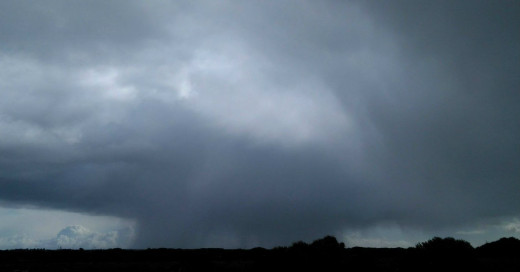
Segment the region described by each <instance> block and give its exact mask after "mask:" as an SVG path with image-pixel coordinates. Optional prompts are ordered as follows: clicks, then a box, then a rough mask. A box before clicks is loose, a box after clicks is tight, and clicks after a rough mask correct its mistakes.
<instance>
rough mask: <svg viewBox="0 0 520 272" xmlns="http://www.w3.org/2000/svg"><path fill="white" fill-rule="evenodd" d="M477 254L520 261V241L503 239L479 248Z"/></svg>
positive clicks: (510, 238) (511, 238) (512, 238)
mask: <svg viewBox="0 0 520 272" xmlns="http://www.w3.org/2000/svg"><path fill="white" fill-rule="evenodd" d="M477 252H478V254H479V255H481V256H485V257H494V258H511V257H514V258H519V259H520V240H518V239H516V238H514V237H509V238H501V239H500V240H498V241H494V242H490V243H486V244H484V245H482V246H480V247H478V248H477Z"/></svg>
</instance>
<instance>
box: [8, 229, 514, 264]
mask: <svg viewBox="0 0 520 272" xmlns="http://www.w3.org/2000/svg"><path fill="white" fill-rule="evenodd" d="M309 269H310V270H318V271H439V270H440V269H450V271H451V270H453V269H455V270H456V271H520V240H518V239H516V238H502V239H500V240H498V241H495V242H491V243H487V244H485V245H482V246H480V247H477V248H473V247H472V246H471V244H469V243H468V242H466V241H464V240H456V239H454V238H439V237H435V238H433V239H430V240H428V241H426V242H423V243H419V244H417V245H416V246H415V247H410V248H406V249H404V248H362V247H353V248H346V247H345V244H343V243H339V242H338V241H337V240H336V238H334V237H332V236H326V237H324V238H321V239H318V240H316V241H314V242H312V243H305V242H295V243H293V244H292V245H290V246H283V247H275V248H273V249H264V248H254V249H249V250H244V249H166V248H159V249H146V250H123V249H106V250H83V249H79V250H45V249H18V250H3V251H0V271H299V270H309Z"/></svg>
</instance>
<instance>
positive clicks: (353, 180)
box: [0, 1, 520, 247]
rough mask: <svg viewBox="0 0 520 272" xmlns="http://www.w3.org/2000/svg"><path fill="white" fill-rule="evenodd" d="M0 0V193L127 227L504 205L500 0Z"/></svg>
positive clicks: (221, 239) (333, 218)
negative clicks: (37, 1)
mask: <svg viewBox="0 0 520 272" xmlns="http://www.w3.org/2000/svg"><path fill="white" fill-rule="evenodd" d="M1 5H2V7H1V8H0V10H1V11H0V12H1V14H0V15H1V16H0V39H1V40H2V45H1V46H0V71H1V73H0V95H1V97H2V98H3V99H1V100H0V154H1V155H0V184H1V187H2V190H0V198H1V199H2V200H3V201H4V202H6V203H11V204H31V205H35V206H39V207H44V208H53V209H60V210H68V211H76V212H81V213H88V214H101V215H111V216H118V217H124V218H129V219H134V220H136V222H137V227H138V229H137V237H136V243H135V245H134V246H135V247H152V246H156V247H158V246H172V247H200V246H246V247H248V246H257V245H261V246H273V245H278V244H283V243H290V242H292V241H295V240H301V239H304V240H308V239H314V238H316V237H318V236H321V235H325V234H329V233H332V234H336V235H341V234H342V233H345V232H346V231H349V230H362V229H367V228H371V227H374V226H379V225H380V224H388V223H390V224H392V225H393V226H395V225H397V226H400V227H402V228H403V229H413V230H418V231H424V232H426V233H436V232H437V231H443V233H446V232H448V233H449V231H450V230H451V231H453V233H455V232H456V231H457V230H460V229H461V228H471V227H472V226H476V225H479V224H484V223H483V222H495V221H496V220H498V219H501V218H505V217H507V218H514V217H518V216H519V215H520V214H519V212H520V211H519V210H518V207H520V197H519V193H518V192H520V190H519V189H520V188H519V183H518V180H520V179H519V178H520V170H519V169H520V167H519V166H520V165H519V161H520V160H519V159H520V158H519V154H520V153H519V152H518V151H519V150H520V145H519V144H518V141H517V139H518V136H519V135H520V126H519V125H518V124H519V118H518V116H520V110H519V109H518V107H517V106H516V105H518V103H519V102H520V101H519V100H520V95H519V93H518V90H519V89H520V86H519V85H520V84H519V79H520V75H519V72H520V71H519V69H520V68H519V67H518V63H520V62H519V61H520V60H519V58H520V53H519V52H520V50H518V49H519V48H518V47H519V42H520V37H519V35H520V34H519V33H518V31H517V29H518V27H519V26H520V22H519V19H518V16H516V14H518V11H519V5H518V4H517V3H516V2H501V3H494V2H476V1H471V2H463V1H461V2H457V3H451V2H426V1H424V2H423V1H413V2H411V1H410V2H408V1H405V2H398V1H394V2H385V3H380V2H370V1H369V2H366V1H361V2H358V1H354V2H344V3H337V2H327V3H314V2H311V1H309V2H306V1H304V2H301V1H283V2H276V3H266V2H260V1H258V2H245V3H230V2H226V1H222V2H219V3H213V2H192V1H190V2H188V3H166V4H165V3H160V2H154V1H151V2H147V3H146V4H144V3H140V2H124V3H123V2H119V1H113V2H103V3H101V2H99V3H97V2H89V3H88V4H85V3H83V2H62V1H54V2H46V3H45V5H43V4H41V5H34V4H31V5H28V4H27V3H24V2H20V1H16V2H15V1H12V2H11V1H4V2H2V4H1ZM4 15H5V16H4ZM494 220H495V221H494ZM490 224H495V223H490ZM479 226H480V225H479Z"/></svg>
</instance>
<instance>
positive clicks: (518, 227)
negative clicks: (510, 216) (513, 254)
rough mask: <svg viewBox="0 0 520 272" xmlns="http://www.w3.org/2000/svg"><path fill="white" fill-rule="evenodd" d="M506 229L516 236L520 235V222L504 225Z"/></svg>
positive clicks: (515, 221)
mask: <svg viewBox="0 0 520 272" xmlns="http://www.w3.org/2000/svg"><path fill="white" fill-rule="evenodd" d="M504 229H505V230H507V231H510V232H513V233H515V234H520V220H519V219H515V220H513V221H511V222H509V223H506V224H505V225H504Z"/></svg>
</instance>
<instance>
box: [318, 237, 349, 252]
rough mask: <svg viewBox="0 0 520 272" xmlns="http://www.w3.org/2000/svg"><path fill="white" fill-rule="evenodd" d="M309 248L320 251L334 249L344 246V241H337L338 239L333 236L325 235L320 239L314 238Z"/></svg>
mask: <svg viewBox="0 0 520 272" xmlns="http://www.w3.org/2000/svg"><path fill="white" fill-rule="evenodd" d="M310 246H311V248H313V249H317V250H320V251H336V250H341V249H344V248H345V244H344V243H338V240H337V239H336V237H334V236H330V235H327V236H325V237H323V238H321V239H318V240H315V241H314V242H312V244H311V245H310Z"/></svg>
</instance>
